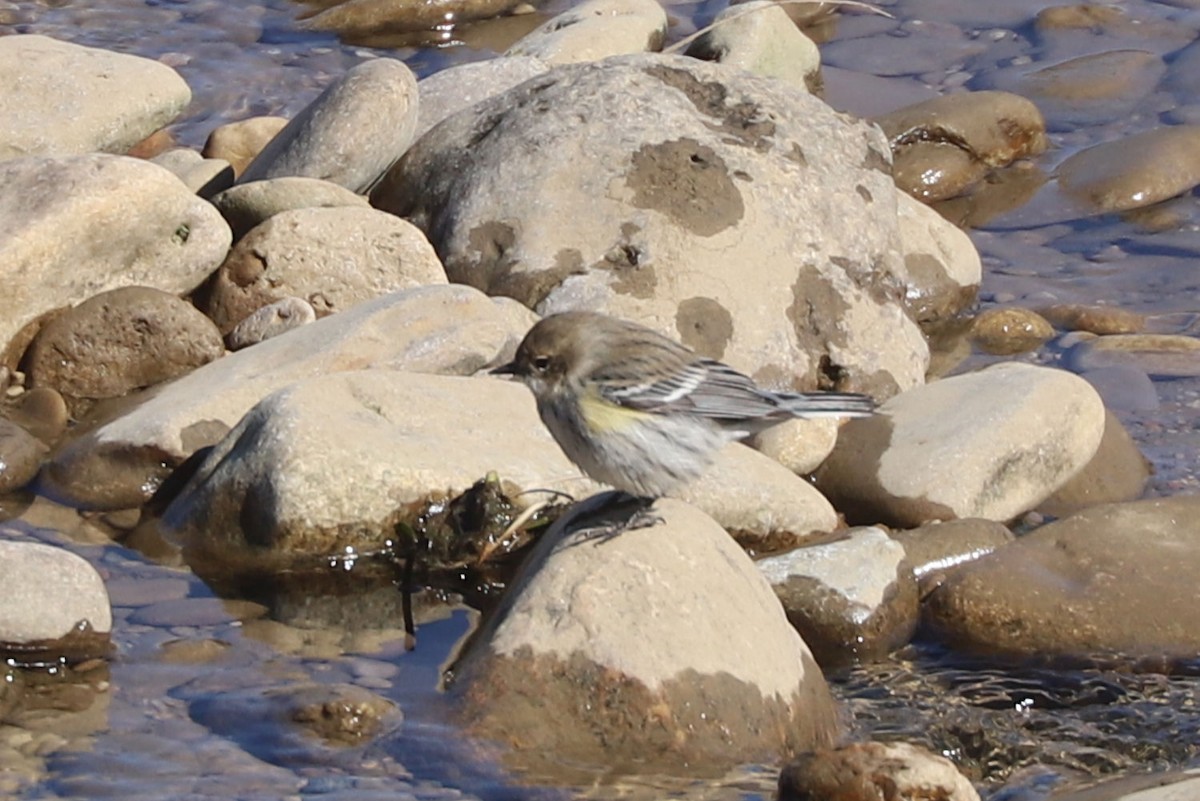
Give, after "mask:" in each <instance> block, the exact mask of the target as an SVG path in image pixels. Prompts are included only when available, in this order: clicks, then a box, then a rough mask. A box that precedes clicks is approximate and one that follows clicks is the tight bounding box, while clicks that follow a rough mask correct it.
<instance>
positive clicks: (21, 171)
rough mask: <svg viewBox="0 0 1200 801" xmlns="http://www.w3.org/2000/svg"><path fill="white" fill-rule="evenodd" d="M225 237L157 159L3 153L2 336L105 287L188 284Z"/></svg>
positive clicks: (221, 226) (183, 287)
mask: <svg viewBox="0 0 1200 801" xmlns="http://www.w3.org/2000/svg"><path fill="white" fill-rule="evenodd" d="M68 188H69V191H68ZM230 240H231V236H230V232H229V226H228V225H226V224H225V221H224V220H222V219H221V215H220V214H218V213H217V212H216V210H215V209H214V208H213V207H212V206H211V205H209V204H208V203H207V202H206V201H203V200H201V199H199V198H197V197H196V196H195V195H194V194H193V193H192V192H191V191H189V190H188V188H187V187H186V186H184V185H183V183H181V182H180V181H179V179H178V178H176V177H175V176H174V175H172V174H171V173H170V172H168V171H167V170H165V169H163V168H162V167H159V166H157V165H155V164H150V163H149V162H145V161H140V160H138V159H131V158H126V157H123V156H106V155H100V154H93V155H87V156H72V157H68V158H62V159H48V158H24V159H12V160H9V161H6V162H2V163H0V282H2V283H3V285H4V287H5V291H4V292H3V293H0V343H7V342H8V341H9V340H11V339H12V338H13V337H14V336H15V335H16V334H17V333H18V332H19V331H20V330H21V328H22V327H23V326H25V325H26V324H28V323H31V322H33V321H34V320H35V319H36V318H38V317H39V316H41V315H43V314H46V313H48V312H50V311H53V310H55V309H59V308H61V307H63V306H69V305H72V304H75V303H79V302H80V301H83V300H86V299H88V298H90V297H91V296H93V295H95V294H96V293H97V292H103V291H105V290H107V289H115V288H117V287H121V286H131V285H142V286H149V287H154V288H156V289H160V290H162V291H164V292H170V293H172V294H183V293H186V292H190V291H191V290H192V289H194V288H195V287H196V286H197V285H199V284H200V282H201V281H203V280H204V279H205V278H206V277H207V276H208V275H209V274H210V273H212V271H213V270H214V269H216V267H217V265H219V264H220V263H221V259H223V258H224V257H225V253H226V251H228V249H229V243H230Z"/></svg>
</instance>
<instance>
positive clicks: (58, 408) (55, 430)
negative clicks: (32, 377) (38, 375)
mask: <svg viewBox="0 0 1200 801" xmlns="http://www.w3.org/2000/svg"><path fill="white" fill-rule="evenodd" d="M0 416H2V417H6V418H8V419H9V420H12V421H13V422H14V423H16V424H17V425H19V426H20V427H21V428H23V429H25V430H26V431H28V432H29V433H30V434H32V435H33V436H35V437H37V438H38V439H40V440H41V441H42V442H44V443H46V444H47V445H49V444H51V443H53V442H55V441H56V440H57V439H58V438H59V437H60V436H62V433H63V432H64V431H65V430H66V428H67V422H68V419H69V414H68V411H67V404H66V401H64V400H63V396H62V395H61V394H59V393H58V391H56V390H53V389H50V388H49V387H38V388H34V389H31V390H29V391H27V392H22V393H21V394H20V395H18V396H17V397H16V398H14V399H13V400H12V401H11V402H10V403H7V404H5V405H4V407H3V408H2V409H0Z"/></svg>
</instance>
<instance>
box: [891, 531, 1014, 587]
mask: <svg viewBox="0 0 1200 801" xmlns="http://www.w3.org/2000/svg"><path fill="white" fill-rule="evenodd" d="M891 537H892V539H894V540H895V541H896V542H898V543H900V544H901V545H902V546H904V562H905V565H906V566H907V567H908V568H909V569H910V570H912V573H913V575H914V576H916V578H917V581H918V582H919V583H920V589H921V595H922V597H924V596H925V595H927V594H928V593H929V591H930V590H931V589H932V588H933V587H935V586H937V585H938V584H940V583H941V581H942V580H943V576H944V574H945V573H946V572H947V571H948V570H951V569H953V568H955V567H957V566H958V565H961V564H965V563H966V562H970V561H973V560H975V559H978V558H979V557H981V556H986V555H987V554H989V553H991V552H992V551H994V550H996V549H997V548H999V547H1001V546H1002V545H1005V544H1007V543H1009V542H1012V540H1013V534H1012V532H1011V531H1009V530H1008V527H1007V526H1005V525H1004V524H1003V523H997V522H996V521H994V520H981V519H980V518H977V517H967V518H963V519H961V520H945V521H940V522H935V523H928V524H926V525H924V526H917V527H916V528H910V529H907V530H905V531H893V532H892V533H891Z"/></svg>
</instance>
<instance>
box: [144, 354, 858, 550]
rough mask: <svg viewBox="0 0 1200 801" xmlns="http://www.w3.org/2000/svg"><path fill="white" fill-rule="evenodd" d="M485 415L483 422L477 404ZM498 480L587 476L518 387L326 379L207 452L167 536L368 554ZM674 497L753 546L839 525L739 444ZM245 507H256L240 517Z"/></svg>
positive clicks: (262, 411)
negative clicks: (436, 502) (438, 506)
mask: <svg viewBox="0 0 1200 801" xmlns="http://www.w3.org/2000/svg"><path fill="white" fill-rule="evenodd" d="M481 398H486V399H487V400H486V403H487V408H488V414H487V415H485V416H480V415H479V414H478V408H479V404H480V399H481ZM493 470H494V471H497V472H498V473H499V475H500V478H501V479H503V480H504V481H505V482H511V486H512V487H514V489H513V490H512V491H511V492H506V494H507V495H509V497H515V498H517V499H518V501H521V502H530V501H531V498H530V496H528V495H526V496H524V500H523V501H522V499H521V498H520V497H519V496H517V495H516V494H515V493H516V492H518V491H522V490H528V489H535V488H540V487H553V488H555V489H560V490H562V491H565V492H569V493H571V494H572V495H575V496H576V497H581V496H583V495H586V494H588V493H589V492H594V491H596V490H597V489H600V487H599V486H598V485H597V484H595V483H594V482H592V481H590V480H588V479H585V478H584V477H583V476H582V475H581V474H580V473H579V471H578V469H576V468H575V467H574V466H572V465H571V464H570V462H568V461H567V459H566V457H565V456H564V455H563V454H562V452H561V451H560V450H559V448H558V446H557V445H556V444H555V443H554V442H553V440H552V439H551V438H550V435H549V433H548V432H547V431H546V430H545V427H544V426H543V425H542V423H541V420H540V419H539V418H538V416H537V413H536V409H535V408H534V404H533V402H532V398H531V397H530V395H529V393H528V390H526V389H525V388H524V387H522V386H519V385H517V384H514V383H511V382H506V381H500V380H497V379H489V378H473V379H467V378H453V377H447V376H433V375H421V374H416V373H408V374H406V373H400V372H397V371H393V370H374V371H360V372H353V373H344V374H339V375H334V376H325V377H322V378H318V379H313V380H310V381H304V382H300V383H297V384H293V385H291V386H290V387H288V388H285V389H283V390H280V391H278V392H276V393H274V394H273V395H270V396H269V397H267V398H266V399H264V400H263V401H262V402H261V403H259V404H258V405H257V406H256V407H255V408H254V409H252V410H251V411H250V412H249V413H248V414H247V415H246V416H245V417H244V418H243V419H242V421H241V422H240V423H239V424H238V425H237V426H236V427H235V428H234V429H233V430H232V431H231V432H230V433H229V434H228V435H227V436H226V437H225V438H224V439H223V440H222V441H221V442H220V443H218V444H217V445H216V447H215V448H214V450H213V451H212V452H211V453H210V454H208V455H207V456H206V457H205V459H204V461H203V462H202V463H201V464H200V466H199V468H198V471H197V473H196V475H195V477H194V478H193V479H192V480H191V482H190V483H189V484H188V485H187V486H186V487H185V489H184V490H183V492H182V493H181V494H180V495H179V496H178V497H177V498H176V499H175V501H174V502H173V503H172V504H171V506H170V507H169V508H168V510H167V512H166V514H165V515H164V519H163V526H164V527H165V529H166V530H169V531H171V532H174V534H175V535H177V536H178V537H179V538H180V539H181V540H182V541H184V542H186V543H187V546H188V548H189V552H190V553H191V554H192V555H193V558H204V559H208V558H210V557H211V558H217V559H219V560H221V561H224V562H228V561H230V560H249V559H250V558H252V556H253V555H254V554H253V553H251V551H253V550H255V549H257V550H258V552H259V553H260V554H264V553H265V552H266V550H269V551H270V552H271V553H269V554H266V555H267V556H268V557H270V558H287V557H294V556H313V555H317V556H319V555H327V554H332V553H339V552H341V551H342V550H343V549H344V548H345V547H347V546H351V547H354V548H355V549H356V550H369V549H372V548H378V547H381V544H382V543H383V542H384V541H386V540H389V539H393V538H394V537H395V531H394V529H395V525H396V523H397V521H404V522H406V523H409V524H413V520H412V519H411V518H413V517H414V515H415V514H416V512H417V511H419V509H416V507H415V506H413V505H414V504H419V503H421V502H423V501H425V500H426V499H428V498H430V497H440V496H441V495H443V494H445V493H449V495H450V496H451V497H453V496H454V495H458V494H460V493H462V492H464V491H465V490H467V489H468V488H470V487H471V485H473V484H474V483H475V482H477V481H478V480H479V479H481V478H483V477H484V476H486V475H487V474H488V473H489V472H490V471H493ZM685 498H686V499H688V500H690V501H691V502H693V503H696V504H697V505H699V506H701V507H702V508H704V509H705V510H706V511H707V512H708V513H709V514H711V515H713V516H715V517H717V519H718V521H719V522H721V523H722V524H723V525H724V526H725V527H726V528H729V529H731V530H734V531H736V532H738V533H739V535H742V536H743V537H745V538H746V539H747V541H750V542H754V541H755V538H756V537H758V538H766V537H768V536H770V537H773V538H782V537H784V536H785V535H788V539H787V540H786V541H787V542H788V544H792V543H794V542H795V541H796V540H798V539H800V538H802V537H803V536H804V535H807V534H810V533H812V532H814V531H825V530H829V529H832V528H833V527H834V526H835V525H836V524H837V517H836V515H835V514H834V512H833V509H832V508H831V507H830V506H829V504H828V503H827V502H826V501H825V500H824V499H823V498H821V497H820V495H819V494H818V493H816V492H815V491H814V490H812V488H811V487H810V486H808V485H807V483H806V482H805V481H804V480H803V479H800V478H798V477H796V476H794V475H792V474H791V473H790V472H789V471H788V470H786V469H785V468H783V467H781V466H779V465H778V464H776V463H774V462H772V461H771V460H769V459H767V458H766V457H764V456H762V455H761V454H758V453H755V452H754V451H752V450H750V449H748V448H745V447H744V446H737V447H730V448H728V449H726V450H725V451H723V452H722V453H721V454H720V457H719V459H718V462H717V464H716V465H714V467H713V469H712V470H711V471H710V473H709V474H708V475H707V476H705V477H703V478H702V479H700V480H699V481H698V482H696V483H694V484H693V485H692V486H691V487H689V488H688V490H687V492H686V493H685ZM246 504H250V507H253V508H254V510H255V511H254V513H253V514H252V515H248V514H247V512H246V511H245V510H246V509H247V508H250V507H247V506H246Z"/></svg>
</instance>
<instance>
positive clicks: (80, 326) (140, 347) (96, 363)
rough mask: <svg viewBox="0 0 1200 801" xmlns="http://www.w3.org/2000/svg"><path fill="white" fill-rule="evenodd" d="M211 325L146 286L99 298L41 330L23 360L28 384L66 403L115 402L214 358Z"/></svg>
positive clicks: (218, 349)
mask: <svg viewBox="0 0 1200 801" xmlns="http://www.w3.org/2000/svg"><path fill="white" fill-rule="evenodd" d="M224 354H225V346H224V344H223V343H222V342H221V335H220V334H219V333H217V329H216V326H214V325H213V324H212V322H211V321H209V319H208V318H207V317H205V316H204V315H203V314H201V313H200V312H198V311H197V310H196V308H195V307H194V306H192V304H190V303H188V302H187V301H185V300H181V299H180V298H178V297H176V296H175V295H172V294H170V293H168V292H163V291H161V290H158V289H151V288H149V287H139V286H132V287H124V288H122V289H114V290H111V291H109V292H102V293H100V294H99V295H96V296H95V297H92V298H90V299H88V300H85V301H84V302H83V303H80V304H79V305H78V306H76V307H75V308H73V309H70V310H69V311H66V312H64V313H63V314H60V315H58V316H57V317H55V318H54V319H53V320H51V321H50V322H49V323H47V324H46V326H45V327H44V328H42V330H41V331H39V332H38V335H37V336H36V337H34V340H33V343H32V344H31V345H30V346H29V350H28V351H27V352H26V354H25V360H24V364H25V367H26V370H27V371H28V375H29V381H30V384H31V385H32V386H35V387H50V388H52V389H55V390H57V391H58V392H60V393H62V394H63V395H67V396H70V397H73V398H115V397H119V396H121V395H125V394H127V393H129V392H131V391H133V390H135V389H139V388H142V387H148V386H151V385H153V384H158V383H160V382H162V381H167V380H169V379H172V378H175V377H177V376H180V375H183V374H184V373H188V372H191V371H192V370H194V369H196V368H197V367H200V366H201V365H203V364H207V363H208V362H211V361H212V360H213V359H217V358H220V357H221V356H223V355H224Z"/></svg>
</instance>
